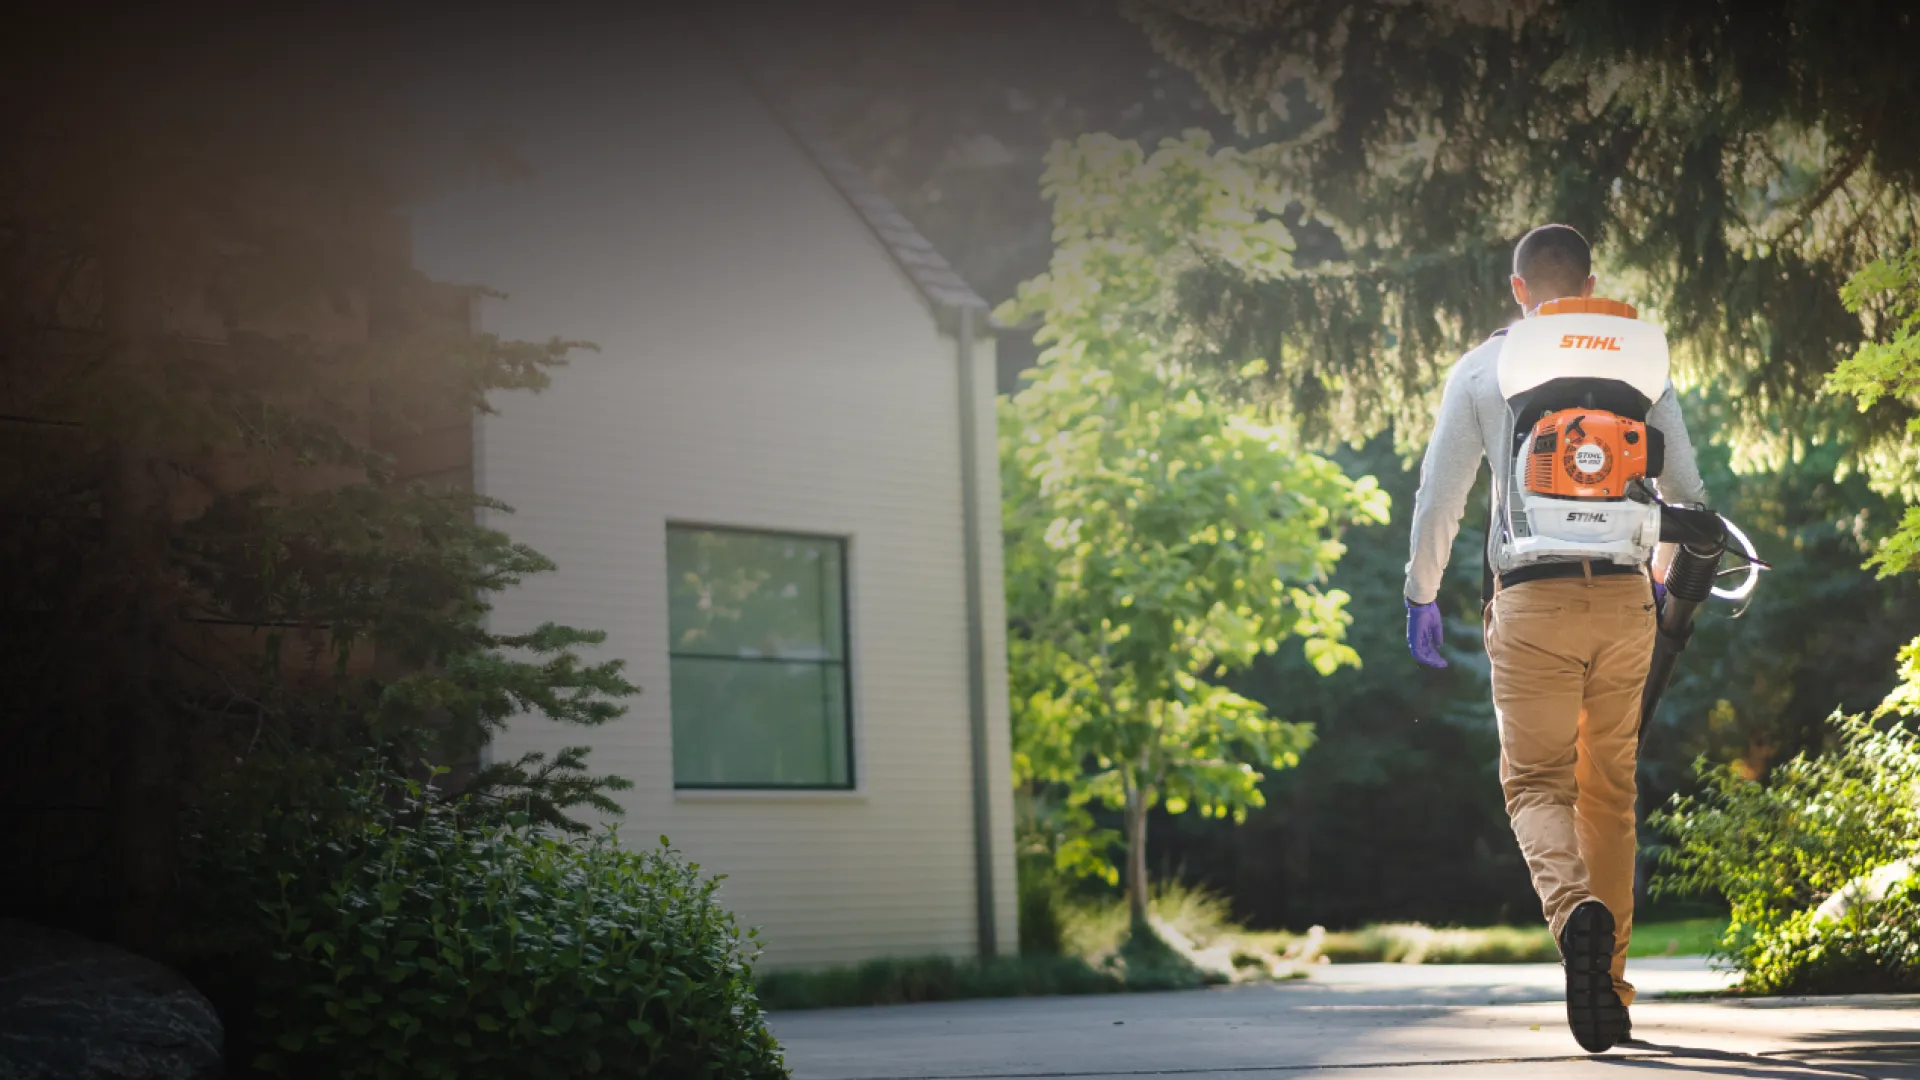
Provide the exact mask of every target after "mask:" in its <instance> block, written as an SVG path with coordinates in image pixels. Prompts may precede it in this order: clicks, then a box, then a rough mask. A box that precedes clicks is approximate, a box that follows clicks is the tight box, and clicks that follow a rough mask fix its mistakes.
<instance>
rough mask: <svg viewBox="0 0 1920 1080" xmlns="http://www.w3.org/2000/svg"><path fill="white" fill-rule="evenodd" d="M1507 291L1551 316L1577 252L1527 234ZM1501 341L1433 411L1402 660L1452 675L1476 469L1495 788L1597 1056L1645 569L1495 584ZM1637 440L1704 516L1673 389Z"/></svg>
mask: <svg viewBox="0 0 1920 1080" xmlns="http://www.w3.org/2000/svg"><path fill="white" fill-rule="evenodd" d="M1512 285H1513V298H1514V300H1515V301H1516V302H1518V303H1519V305H1520V308H1521V311H1522V312H1523V313H1524V315H1525V316H1526V317H1528V318H1534V317H1536V315H1535V313H1536V311H1537V310H1538V309H1539V308H1540V306H1541V305H1542V304H1545V303H1547V302H1549V301H1552V300H1558V299H1562V298H1566V297H1590V296H1592V295H1593V287H1594V278H1593V272H1592V252H1591V251H1590V249H1589V248H1588V246H1587V242H1586V240H1585V239H1584V238H1583V237H1582V236H1581V235H1580V234H1579V233H1578V232H1576V231H1575V230H1573V229H1572V228H1569V227H1568V226H1565V225H1544V226H1541V227H1540V228H1538V229H1535V230H1533V231H1532V232H1530V233H1528V234H1527V235H1526V236H1525V237H1524V238H1523V239H1522V240H1521V241H1520V243H1519V245H1518V246H1517V247H1516V248H1515V249H1514V257H1513V277H1512ZM1505 333H1506V331H1504V330H1503V331H1500V332H1499V333H1496V334H1495V335H1494V336H1493V337H1492V338H1490V339H1488V340H1487V341H1486V342H1485V343H1484V344H1482V345H1480V346H1479V347H1478V348H1476V349H1474V350H1473V351H1472V352H1469V353H1468V354H1467V355H1466V356H1464V357H1462V358H1461V359H1460V361H1459V363H1457V364H1456V365H1455V366H1454V368H1453V371H1452V372H1451V374H1449V376H1448V378H1447V384H1446V389H1445V391H1444V393H1443V394H1442V397H1441V403H1440V411H1439V414H1438V417H1437V421H1436V423H1435V426H1434V433H1433V439H1432V442H1430V443H1429V444H1428V446H1427V453H1426V459H1425V461H1424V463H1423V464H1422V466H1421V472H1420V491H1419V494H1418V495H1417V496H1416V498H1415V500H1414V511H1413V535H1412V542H1411V549H1412V550H1411V557H1410V559H1409V560H1408V563H1407V580H1406V603H1407V644H1408V646H1409V648H1410V649H1411V650H1412V652H1413V655H1414V658H1415V659H1416V660H1418V661H1419V662H1421V663H1422V664H1426V665H1428V666H1430V667H1446V666H1447V662H1446V660H1445V659H1443V658H1442V657H1441V655H1440V645H1441V619H1440V610H1439V608H1438V606H1437V605H1436V604H1435V597H1436V595H1437V594H1438V592H1439V588H1440V580H1441V576H1442V573H1443V571H1444V570H1445V569H1446V565H1447V557H1448V555H1449V554H1450V552H1451V550H1452V547H1453V540H1454V536H1455V534H1456V533H1458V531H1459V527H1460V515H1461V513H1462V512H1463V511H1464V510H1465V508H1466V499H1467V493H1468V491H1469V490H1470V489H1471V488H1472V487H1473V482H1474V478H1475V476H1476V475H1477V474H1478V472H1479V469H1480V462H1481V460H1482V459H1485V460H1487V461H1490V462H1493V463H1494V468H1493V485H1492V500H1491V501H1492V507H1491V510H1492V513H1491V517H1490V524H1489V528H1488V530H1487V551H1486V552H1485V555H1484V561H1483V564H1482V566H1483V572H1482V580H1483V595H1482V597H1481V599H1482V623H1483V627H1484V630H1485V637H1486V647H1487V655H1488V657H1489V659H1490V660H1491V661H1492V676H1493V704H1494V712H1495V715H1496V716H1497V718H1498V723H1499V731H1500V780H1501V786H1502V789H1503V791H1504V793H1505V795H1506V805H1507V815H1508V818H1509V819H1510V820H1511V822H1512V824H1513V832H1514V836H1515V838H1516V839H1518V841H1519V844H1520V851H1521V853H1522V855H1523V856H1525V858H1526V862H1527V869H1528V872H1529V873H1530V874H1531V875H1532V878H1533V887H1534V891H1535V892H1536V893H1538V894H1539V896H1540V904H1541V908H1542V910H1543V912H1544V913H1545V915H1546V918H1547V923H1548V925H1549V926H1550V927H1551V928H1552V931H1553V934H1554V939H1555V940H1556V941H1557V942H1559V943H1560V950H1561V955H1562V957H1563V964H1564V965H1565V968H1566V977H1567V1019H1568V1025H1569V1026H1570V1027H1571V1028H1572V1030H1573V1034H1574V1037H1575V1038H1576V1039H1577V1040H1578V1041H1579V1042H1580V1045H1581V1046H1583V1047H1585V1048H1586V1049H1587V1050H1589V1051H1594V1052H1598V1051H1601V1050H1606V1049H1608V1048H1610V1047H1612V1046H1613V1045H1615V1044H1616V1043H1618V1042H1621V1041H1623V1040H1625V1039H1628V1038H1630V1032H1631V1023H1630V1021H1629V1019H1628V1014H1627V1006H1628V1005H1630V1004H1631V1003H1632V1001H1633V986H1632V984H1630V983H1628V982H1627V981H1626V977H1625V974H1626V955H1627V942H1628V939H1629V937H1630V936H1631V934H1632V930H1633V881H1634V856H1635V823H1634V795H1635V788H1634V772H1635V766H1636V760H1635V759H1636V752H1637V734H1638V729H1639V722H1640V699H1641V689H1642V686H1643V685H1644V680H1645V679H1646V674H1647V666H1648V659H1649V657H1650V655H1651V652H1652V647H1653V640H1654V617H1655V612H1654V605H1655V596H1654V591H1653V589H1652V587H1651V586H1650V583H1649V581H1648V572H1647V569H1646V567H1644V566H1628V565H1621V564H1617V563H1613V562H1605V561H1601V560H1592V559H1579V558H1568V559H1554V560H1549V561H1542V562H1535V563H1532V564H1530V565H1523V566H1518V567H1515V568H1512V569H1509V570H1506V571H1502V572H1496V570H1495V568H1496V567H1499V566H1501V565H1503V561H1502V560H1501V558H1500V545H1501V544H1502V543H1503V541H1504V540H1505V538H1506V536H1507V529H1506V528H1505V525H1504V523H1506V522H1507V521H1509V520H1510V519H1509V516H1508V509H1509V501H1510V500H1512V499H1515V498H1517V497H1518V496H1517V494H1516V493H1515V492H1513V491H1511V490H1510V488H1511V486H1512V485H1511V484H1510V482H1509V480H1510V477H1511V475H1512V473H1511V470H1509V469H1507V468H1506V467H1505V466H1506V463H1508V462H1510V461H1511V460H1512V455H1513V453H1514V447H1515V431H1514V417H1513V414H1512V413H1511V412H1510V411H1509V408H1508V403H1507V401H1506V399H1505V398H1503V397H1502V395H1501V391H1500V387H1499V383H1498V378H1497V374H1496V369H1497V365H1498V361H1499V357H1500V352H1501V347H1502V344H1503V342H1502V338H1503V336H1504V335H1505ZM1595 362H1596V363H1597V364H1602V365H1604V364H1605V362H1606V361H1605V360H1604V359H1601V360H1597V361H1595ZM1591 376H1592V377H1593V378H1597V379H1604V378H1606V377H1607V373H1606V371H1605V370H1595V371H1593V372H1591ZM1646 426H1647V427H1648V428H1652V429H1656V430H1657V431H1658V432H1659V433H1660V435H1661V436H1663V437H1664V443H1665V463H1664V470H1663V471H1662V472H1661V474H1660V477H1659V479H1658V485H1659V491H1660V495H1661V497H1662V499H1663V500H1665V501H1667V502H1670V503H1684V504H1692V505H1703V504H1704V502H1705V492H1704V489H1703V487H1702V485H1701V482H1700V474H1699V468H1698V466H1697V465H1696V463H1695V461H1694V456H1693V447H1692V444H1691V443H1690V442H1689V440H1688V438H1687V430H1686V425H1685V423H1684V421H1683V420H1682V419H1681V416H1680V408H1679V405H1678V403H1677V401H1676V400H1675V396H1674V391H1673V386H1672V384H1671V383H1668V384H1667V386H1666V389H1665V392H1664V393H1663V394H1661V395H1660V397H1659V399H1658V400H1657V401H1654V402H1653V403H1652V405H1651V408H1649V409H1648V411H1647V413H1646ZM1664 561H1665V560H1664V559H1663V558H1657V559H1656V560H1655V562H1656V563H1657V564H1663V563H1664Z"/></svg>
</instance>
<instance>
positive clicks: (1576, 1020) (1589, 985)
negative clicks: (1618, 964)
mask: <svg viewBox="0 0 1920 1080" xmlns="http://www.w3.org/2000/svg"><path fill="white" fill-rule="evenodd" d="M1561 936H1562V939H1563V942H1564V948H1565V951H1566V956H1565V962H1566V970H1567V1026H1568V1027H1569V1028H1571V1029H1573V1038H1574V1041H1575V1042H1578V1043H1579V1044H1580V1048H1581V1049H1582V1050H1585V1051H1587V1052H1588V1053H1590V1054H1598V1053H1601V1052H1602V1051H1605V1050H1611V1049H1613V1048H1614V1046H1616V1045H1617V1044H1618V1043H1619V1042H1620V1040H1621V1039H1622V1038H1623V1037H1624V1036H1625V1034H1626V1028H1627V1007H1626V1006H1625V1005H1622V1004H1621V1003H1620V995H1619V994H1617V993H1615V992H1614V989H1613V914H1612V913H1611V912H1609V911H1608V910H1607V909H1606V907H1605V906H1604V905H1602V904H1598V903H1591V902H1589V903H1585V904H1581V905H1580V906H1579V907H1578V908H1576V909H1574V912H1573V914H1572V915H1571V916H1569V917H1568V918H1567V925H1566V929H1565V930H1564V931H1563V932H1562V935H1561Z"/></svg>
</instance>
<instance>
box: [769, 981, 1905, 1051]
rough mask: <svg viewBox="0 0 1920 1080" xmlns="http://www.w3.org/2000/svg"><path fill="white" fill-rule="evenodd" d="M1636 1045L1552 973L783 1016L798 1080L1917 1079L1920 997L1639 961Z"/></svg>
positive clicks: (780, 1030)
mask: <svg viewBox="0 0 1920 1080" xmlns="http://www.w3.org/2000/svg"><path fill="white" fill-rule="evenodd" d="M1629 977H1631V978H1633V979H1634V981H1635V983H1636V985H1637V986H1639V987H1640V988H1641V992H1642V997H1641V999H1640V1001H1639V1002H1638V1003H1636V1004H1635V1006H1634V1010H1633V1018H1634V1034H1635V1035H1636V1036H1637V1037H1638V1038H1639V1039H1641V1040H1644V1045H1637V1046H1633V1047H1622V1048H1619V1049H1617V1050H1615V1051H1613V1052H1611V1053H1609V1054H1606V1055H1604V1056H1602V1057H1600V1058H1597V1059H1595V1058H1590V1057H1589V1056H1588V1055H1586V1054H1584V1053H1582V1052H1581V1051H1580V1048H1579V1047H1578V1046H1577V1045H1575V1043H1574V1042H1573V1038H1572V1036H1571V1035H1569V1034H1568V1033H1567V1028H1566V1019H1565V1009H1564V1006H1563V1005H1562V1004H1561V1000H1560V994H1561V983H1560V970H1559V968H1558V966H1557V965H1551V964H1511V965H1459V966H1451V965H1417V966H1416V965H1402V964H1350V965H1332V966H1328V967H1322V968H1319V969H1316V971H1315V973H1314V977H1313V978H1312V979H1310V980H1307V981H1304V982H1291V983H1277V984H1260V985H1248V986H1237V987H1222V988H1218V989H1213V990H1199V991H1190V992H1186V993H1176V994H1127V995H1113V996H1104V997H1076V998H1025V999H1013V1000H999V1001H973V1002H951V1003H942V1004H930V1005H905V1006H895V1007H891V1008H879V1009H838V1010H829V1011H822V1012H802V1013H783V1014H778V1015H776V1016H775V1017H774V1023H773V1028H774V1033H775V1035H777V1036H778V1037H779V1039H780V1042H781V1044H782V1045H783V1046H784V1047H785V1048H786V1051H787V1062H788V1064H789V1066H791V1067H792V1069H793V1075H794V1077H795V1080H882V1078H894V1077H899V1078H919V1080H928V1078H935V1077H940V1078H946V1077H967V1078H977V1080H986V1078H996V1080H997V1078H1011V1077H1072V1078H1076V1080H1101V1078H1118V1077H1161V1076H1165V1077H1182V1078H1187V1080H1194V1078H1197V1080H1227V1078H1230V1077H1231V1078H1237V1080H1258V1078H1260V1077H1273V1078H1275V1080H1295V1078H1309V1077H1310V1078H1314V1080H1325V1078H1333V1077H1342V1078H1348V1080H1363V1078H1364V1080H1416V1078H1431V1077H1449V1078H1455V1080H1465V1078H1467V1077H1486V1078H1489V1080H1523V1078H1525V1080H1531V1078H1535V1077H1538V1078H1543V1080H1552V1078H1556V1077H1598V1076H1607V1075H1611V1076H1616V1077H1625V1076H1629V1075H1641V1076H1709V1077H1743V1078H1764V1080H1800V1078H1807V1080H1814V1078H1841V1077H1855V1078H1867V1080H1883V1078H1884V1080H1894V1078H1913V1080H1920V995H1916V996H1871V997H1865V996H1863V997H1849V998H1778V999H1753V1000H1737V999H1728V998H1717V999H1713V998H1702V997H1698V996H1679V995H1699V994H1706V993H1712V992H1714V991H1716V990H1719V989H1721V988H1723V987H1724V986H1726V985H1727V978H1726V976H1725V975H1723V974H1720V973H1718V972H1714V971H1712V970H1710V969H1709V968H1708V967H1707V965H1706V964H1705V963H1704V962H1703V961H1698V960H1684V959H1683V960H1648V961H1636V962H1634V964H1633V965H1632V967H1631V969H1630V970H1629Z"/></svg>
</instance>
